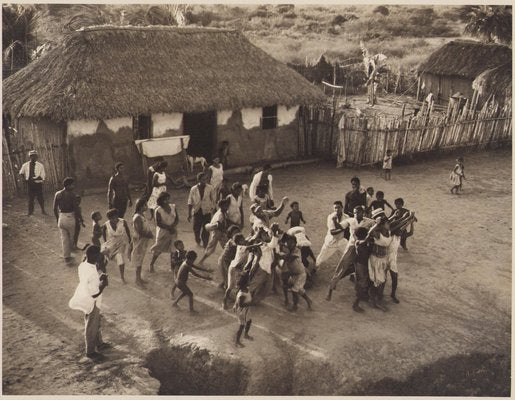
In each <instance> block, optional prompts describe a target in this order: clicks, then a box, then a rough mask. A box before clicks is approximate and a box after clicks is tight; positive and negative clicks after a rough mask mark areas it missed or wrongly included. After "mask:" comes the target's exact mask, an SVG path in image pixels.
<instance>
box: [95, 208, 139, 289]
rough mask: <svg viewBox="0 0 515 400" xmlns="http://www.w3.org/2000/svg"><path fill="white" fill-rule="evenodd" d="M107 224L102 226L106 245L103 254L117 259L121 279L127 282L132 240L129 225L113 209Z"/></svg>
mask: <svg viewBox="0 0 515 400" xmlns="http://www.w3.org/2000/svg"><path fill="white" fill-rule="evenodd" d="M107 218H108V219H107V222H106V223H105V224H104V225H103V226H102V235H103V237H104V241H105V243H104V244H103V246H102V247H103V252H104V253H107V256H108V257H109V258H110V259H116V263H117V264H118V267H119V269H120V278H121V279H122V282H123V283H126V282H125V276H124V273H125V264H128V262H129V261H130V259H131V251H132V240H131V232H130V230H129V225H128V224H127V222H126V221H125V220H124V219H121V218H119V217H118V210H117V209H116V208H112V209H111V210H109V211H108V212H107Z"/></svg>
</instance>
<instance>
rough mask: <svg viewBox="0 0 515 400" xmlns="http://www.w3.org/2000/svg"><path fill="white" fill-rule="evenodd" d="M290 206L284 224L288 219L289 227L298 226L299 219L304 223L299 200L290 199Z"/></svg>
mask: <svg viewBox="0 0 515 400" xmlns="http://www.w3.org/2000/svg"><path fill="white" fill-rule="evenodd" d="M290 207H291V209H292V210H291V211H290V212H289V213H288V216H287V217H286V222H285V224H288V220H290V228H294V227H296V226H300V223H301V221H302V222H303V223H304V224H306V221H304V218H303V217H302V211H300V210H299V202H298V201H292V203H291V205H290Z"/></svg>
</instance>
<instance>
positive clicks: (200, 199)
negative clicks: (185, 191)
mask: <svg viewBox="0 0 515 400" xmlns="http://www.w3.org/2000/svg"><path fill="white" fill-rule="evenodd" d="M207 178H208V177H207V175H206V174H205V173H204V172H201V173H199V174H198V175H197V181H198V183H197V184H196V185H195V186H193V187H192V188H191V189H190V194H189V196H188V221H191V217H192V214H193V233H194V234H195V242H197V245H199V246H200V243H201V241H202V247H204V248H206V247H207V244H208V241H209V232H208V231H207V230H206V229H205V225H206V224H208V223H209V222H210V221H211V213H212V212H213V209H214V208H215V207H214V206H215V202H216V193H215V191H214V189H213V186H211V185H209V184H208V183H207Z"/></svg>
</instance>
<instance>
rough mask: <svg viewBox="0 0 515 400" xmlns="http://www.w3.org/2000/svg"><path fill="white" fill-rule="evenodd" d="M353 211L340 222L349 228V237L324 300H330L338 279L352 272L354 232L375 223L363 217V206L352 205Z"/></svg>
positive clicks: (354, 248)
mask: <svg viewBox="0 0 515 400" xmlns="http://www.w3.org/2000/svg"><path fill="white" fill-rule="evenodd" d="M353 213H354V217H353V218H347V219H345V220H344V221H343V222H342V223H341V224H340V225H341V227H342V228H343V229H346V228H350V237H349V242H348V243H347V246H346V248H345V251H344V253H343V256H342V258H341V259H340V261H339V262H338V265H337V266H336V269H335V271H334V275H333V278H332V279H331V283H330V284H329V290H328V292H327V297H326V300H328V301H329V300H331V295H332V293H333V290H334V289H336V284H337V283H338V281H339V280H340V279H343V278H345V277H346V276H347V275H350V274H351V273H352V272H353V271H352V269H351V267H352V266H353V264H354V261H355V260H356V247H355V246H354V245H355V243H356V237H355V235H354V233H355V232H356V230H357V229H358V228H366V229H367V230H369V229H370V228H372V227H373V226H374V225H375V221H374V220H373V219H370V218H367V217H365V208H364V207H363V206H356V207H354V209H353Z"/></svg>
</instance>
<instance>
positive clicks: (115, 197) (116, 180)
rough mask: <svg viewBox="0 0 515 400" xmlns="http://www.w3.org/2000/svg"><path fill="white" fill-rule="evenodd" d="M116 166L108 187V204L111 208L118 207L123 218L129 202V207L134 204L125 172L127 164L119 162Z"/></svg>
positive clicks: (119, 214)
mask: <svg viewBox="0 0 515 400" xmlns="http://www.w3.org/2000/svg"><path fill="white" fill-rule="evenodd" d="M114 168H115V170H116V172H115V174H114V175H113V176H112V177H111V179H110V180H109V185H108V188H107V204H108V206H109V209H111V208H116V209H117V210H118V216H119V217H120V218H123V217H124V215H125V212H126V211H127V204H128V205H129V207H131V206H132V199H131V191H130V190H129V184H128V182H127V178H126V177H125V173H124V171H125V165H124V164H123V163H122V162H117V163H116V165H115V167H114Z"/></svg>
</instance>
